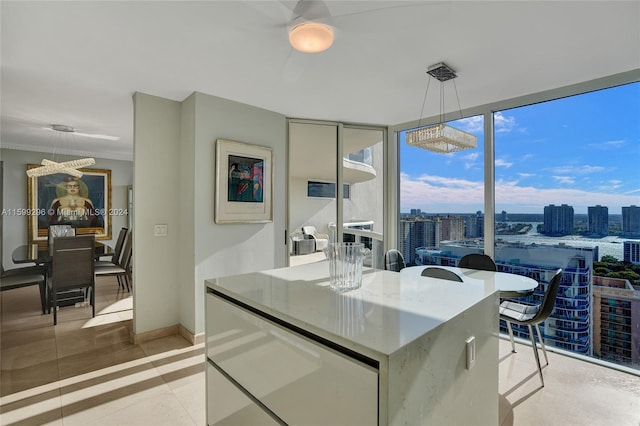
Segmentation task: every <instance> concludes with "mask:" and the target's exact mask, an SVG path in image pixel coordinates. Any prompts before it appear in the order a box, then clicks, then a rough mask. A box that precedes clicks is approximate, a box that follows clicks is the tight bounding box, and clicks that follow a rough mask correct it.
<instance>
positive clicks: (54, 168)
mask: <svg viewBox="0 0 640 426" xmlns="http://www.w3.org/2000/svg"><path fill="white" fill-rule="evenodd" d="M47 129H48V130H53V131H55V132H60V133H71V134H76V135H81V136H87V135H85V134H82V133H77V132H76V131H75V129H74V128H73V127H71V126H67V125H65V124H52V125H51V127H47ZM101 136H102V135H101ZM94 164H96V160H95V159H94V158H80V159H78V160H71V161H64V162H62V163H58V162H56V161H52V160H47V159H43V160H42V161H41V162H40V167H34V168H31V169H28V170H27V176H28V177H30V178H31V177H41V176H47V175H53V174H56V173H66V174H68V175H71V176H76V177H82V172H81V171H80V170H78V169H79V168H81V167H87V166H91V165H94Z"/></svg>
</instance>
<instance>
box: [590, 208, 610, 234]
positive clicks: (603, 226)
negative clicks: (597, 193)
mask: <svg viewBox="0 0 640 426" xmlns="http://www.w3.org/2000/svg"><path fill="white" fill-rule="evenodd" d="M587 213H588V220H589V234H590V235H599V236H607V235H609V208H608V207H606V206H601V205H597V206H591V207H588V208H587Z"/></svg>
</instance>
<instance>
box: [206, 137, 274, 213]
mask: <svg viewBox="0 0 640 426" xmlns="http://www.w3.org/2000/svg"><path fill="white" fill-rule="evenodd" d="M272 161H273V159H272V151H271V148H266V147H263V146H257V145H250V144H246V143H242V142H234V141H228V140H224V139H218V140H217V141H216V196H215V222H216V223H239V222H245V223H247V222H249V223H261V222H271V221H272V220H273V218H272V209H271V199H272V193H271V184H272V167H273V165H272Z"/></svg>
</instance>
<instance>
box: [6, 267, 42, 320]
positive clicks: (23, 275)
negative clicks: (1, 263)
mask: <svg viewBox="0 0 640 426" xmlns="http://www.w3.org/2000/svg"><path fill="white" fill-rule="evenodd" d="M0 272H1V274H0V291H6V290H13V289H16V288H22V287H28V286H32V285H38V287H39V289H40V304H41V306H42V313H43V314H44V313H45V311H46V306H47V300H46V299H47V289H46V284H45V276H44V267H43V266H28V267H24V268H16V269H10V270H8V271H5V270H4V268H2V269H1V271H0Z"/></svg>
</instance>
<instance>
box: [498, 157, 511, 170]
mask: <svg viewBox="0 0 640 426" xmlns="http://www.w3.org/2000/svg"><path fill="white" fill-rule="evenodd" d="M495 165H496V167H507V168H509V167H511V166H513V163H512V162H510V161H506V160H503V159H501V158H497V159H496V162H495Z"/></svg>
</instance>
